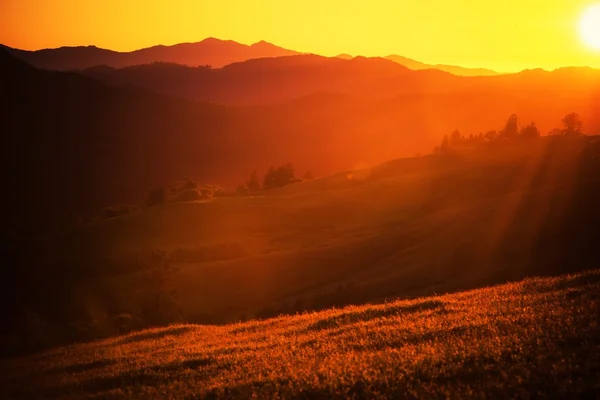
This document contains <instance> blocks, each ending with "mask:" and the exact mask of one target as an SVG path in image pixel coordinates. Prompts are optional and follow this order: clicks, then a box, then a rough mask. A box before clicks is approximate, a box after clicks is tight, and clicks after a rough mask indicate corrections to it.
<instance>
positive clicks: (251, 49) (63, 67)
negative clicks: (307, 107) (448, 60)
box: [0, 38, 498, 76]
mask: <svg viewBox="0 0 600 400" xmlns="http://www.w3.org/2000/svg"><path fill="white" fill-rule="evenodd" d="M0 46H2V45H0ZM2 47H5V48H7V49H8V50H9V51H10V52H11V53H12V54H13V55H15V56H16V57H18V58H20V59H21V60H23V61H25V62H27V63H29V64H31V65H33V66H34V67H36V68H42V69H50V70H57V71H69V70H81V69H87V68H91V67H95V66H98V65H106V66H109V67H113V68H124V67H130V66H135V65H143V64H150V63H154V62H162V63H174V64H181V65H186V66H193V67H195V66H204V65H210V66H211V67H212V68H221V67H224V66H226V65H229V64H232V63H236V62H243V61H247V60H251V59H256V58H271V57H285V56H292V55H300V54H305V53H301V52H297V51H294V50H289V49H285V48H282V47H279V46H276V45H274V44H272V43H268V42H266V41H264V40H261V41H260V42H257V43H254V44H252V45H245V44H240V43H238V42H235V41H233V40H221V39H216V38H207V39H204V40H202V41H200V42H194V43H179V44H175V45H172V46H164V45H157V46H152V47H148V48H143V49H139V50H134V51H130V52H118V51H113V50H108V49H102V48H99V47H96V46H76V47H67V46H65V47H59V48H55V49H42V50H35V51H29V50H20V49H15V48H10V47H7V46H2ZM358 57H360V56H358ZM332 58H339V59H344V60H351V59H353V58H356V57H353V56H352V55H350V54H339V55H337V56H335V57H332ZM382 58H385V59H388V60H391V61H393V62H395V63H398V64H401V65H403V66H405V67H407V68H409V69H412V70H422V69H439V70H441V71H445V72H449V73H451V74H454V75H459V76H491V75H498V72H496V71H492V70H490V69H485V68H465V67H460V66H455V65H445V64H435V65H434V64H425V63H422V62H420V61H416V60H413V59H410V58H407V57H403V56H399V55H389V56H386V57H382Z"/></svg>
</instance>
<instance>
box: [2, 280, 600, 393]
mask: <svg viewBox="0 0 600 400" xmlns="http://www.w3.org/2000/svg"><path fill="white" fill-rule="evenodd" d="M599 315H600V273H599V272H598V270H593V271H589V272H585V273H581V274H577V275H566V276H561V277H557V278H545V279H541V278H533V279H532V278H530V279H526V280H524V281H522V282H518V283H512V284H507V285H502V286H496V287H490V288H484V289H479V290H475V291H470V292H463V293H458V294H454V295H445V296H435V297H428V298H421V299H417V300H413V301H395V302H391V303H387V304H385V305H379V306H363V307H348V308H343V309H331V310H327V311H323V312H320V313H308V314H301V315H296V316H291V317H280V318H276V319H271V320H266V321H260V322H248V323H242V324H233V325H227V326H221V327H215V326H198V325H173V326H170V327H166V328H160V329H151V330H147V331H141V332H137V333H134V334H130V335H127V336H122V337H118V338H115V339H111V340H105V341H98V342H94V343H89V344H82V345H77V346H70V347H65V348H60V349H56V350H53V351H50V352H47V353H43V354H38V355H33V356H30V357H27V358H20V359H11V360H4V361H2V362H1V363H0V371H1V373H0V388H1V389H0V396H1V397H2V398H7V399H17V398H18V399H21V398H23V399H25V398H26V399H86V398H90V399H91V398H111V399H126V398H145V399H184V398H185V399H192V398H206V397H208V398H236V399H237V398H240V399H245V398H254V397H256V398H285V399H288V398H319V399H324V398H355V399H362V398H393V399H405V398H406V399H418V398H515V397H516V398H594V396H597V394H598V391H599V390H600V320H599V318H598V316H599Z"/></svg>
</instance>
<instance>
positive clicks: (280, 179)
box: [263, 163, 298, 189]
mask: <svg viewBox="0 0 600 400" xmlns="http://www.w3.org/2000/svg"><path fill="white" fill-rule="evenodd" d="M297 181H298V180H297V179H296V177H295V174H294V167H293V166H292V164H291V163H287V164H284V165H281V166H280V167H278V168H277V169H275V168H273V167H272V166H271V167H270V168H269V171H268V172H267V174H266V175H265V178H264V181H263V187H264V188H265V189H272V188H276V187H281V186H285V185H289V184H290V183H294V182H297Z"/></svg>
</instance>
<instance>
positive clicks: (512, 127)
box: [502, 114, 519, 139]
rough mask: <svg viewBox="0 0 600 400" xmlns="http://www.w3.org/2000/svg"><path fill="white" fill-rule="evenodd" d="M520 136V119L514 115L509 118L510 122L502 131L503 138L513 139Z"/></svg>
mask: <svg viewBox="0 0 600 400" xmlns="http://www.w3.org/2000/svg"><path fill="white" fill-rule="evenodd" d="M518 134H519V118H518V117H517V115H516V114H512V115H511V116H510V117H508V121H506V124H505V125H504V129H503V130H502V137H505V138H507V139H513V138H515V137H516V136H517V135H518Z"/></svg>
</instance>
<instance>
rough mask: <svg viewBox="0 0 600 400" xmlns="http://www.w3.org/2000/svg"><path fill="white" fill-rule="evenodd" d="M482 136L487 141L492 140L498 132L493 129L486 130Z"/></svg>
mask: <svg viewBox="0 0 600 400" xmlns="http://www.w3.org/2000/svg"><path fill="white" fill-rule="evenodd" d="M483 137H484V139H485V140H487V141H488V142H493V141H494V140H496V138H497V137H498V132H496V131H493V130H492V131H488V132H486V133H485V135H484V136H483Z"/></svg>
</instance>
